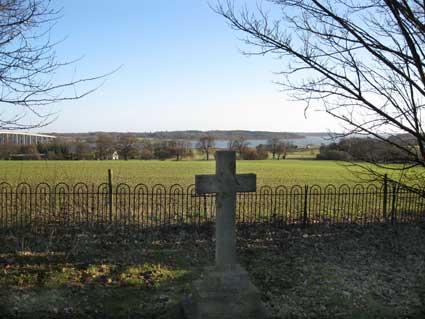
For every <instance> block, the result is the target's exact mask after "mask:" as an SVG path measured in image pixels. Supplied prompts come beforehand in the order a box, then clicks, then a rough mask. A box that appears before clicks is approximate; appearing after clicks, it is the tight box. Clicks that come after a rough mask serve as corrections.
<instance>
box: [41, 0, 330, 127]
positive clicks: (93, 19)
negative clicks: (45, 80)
mask: <svg viewBox="0 0 425 319" xmlns="http://www.w3.org/2000/svg"><path fill="white" fill-rule="evenodd" d="M56 5H59V6H62V7H63V9H62V17H61V18H60V19H59V21H58V23H57V25H56V26H55V28H54V29H53V31H52V37H53V38H54V39H58V40H59V39H63V38H65V40H64V41H63V42H62V43H61V44H60V45H59V46H58V47H57V49H56V53H57V56H58V58H59V59H60V60H70V59H75V58H79V57H83V58H82V59H81V60H80V61H78V62H77V63H76V64H74V65H73V66H72V68H66V69H63V70H62V71H61V72H60V73H58V74H57V75H56V76H57V79H58V80H65V81H66V80H67V79H75V78H78V77H90V76H94V75H99V74H103V73H107V72H109V71H111V70H114V69H115V68H117V67H119V66H121V68H120V69H119V70H118V71H117V72H116V73H114V74H113V75H111V76H109V77H108V78H107V80H106V82H105V83H104V84H103V86H102V87H100V88H99V89H98V90H97V91H96V92H94V93H93V94H91V95H90V96H88V97H86V98H84V99H81V100H77V101H70V102H62V103H59V104H58V105H55V106H52V107H50V111H54V112H56V113H57V117H58V118H57V120H56V121H55V122H54V123H52V124H51V125H49V126H47V127H45V128H43V129H38V130H36V131H43V132H87V131H124V132H129V131H139V132H140V131H142V132H145V131H157V130H186V129H199V130H209V129H247V130H274V131H326V130H329V129H330V130H336V129H338V125H337V124H336V123H335V122H333V121H332V119H331V118H330V117H329V116H327V115H326V114H323V113H319V112H314V111H310V112H308V114H307V119H305V118H304V109H303V105H299V104H296V103H294V102H291V101H289V99H288V98H286V96H285V94H284V93H282V92H280V91H279V87H278V86H277V85H275V84H273V83H272V82H273V81H278V80H279V76H277V75H276V74H274V72H276V71H279V70H280V68H281V67H282V66H283V65H284V64H283V63H280V61H278V60H275V59H273V58H271V57H267V56H266V57H246V56H244V55H242V54H241V49H243V48H244V45H243V43H242V42H241V41H240V40H239V37H241V36H242V35H241V34H238V33H236V32H235V31H234V30H232V29H231V28H230V27H229V26H228V25H227V23H226V21H225V20H224V19H223V18H222V17H220V16H218V15H217V14H215V13H214V12H213V11H212V10H211V9H210V8H209V6H208V2H207V1H204V0H180V1H175V0H174V1H172V0H157V1H147V0H138V1H136V0H126V1H111V0H103V1H100V0H90V1H87V0H85V1H83V0H73V1H62V3H61V2H58V3H56Z"/></svg>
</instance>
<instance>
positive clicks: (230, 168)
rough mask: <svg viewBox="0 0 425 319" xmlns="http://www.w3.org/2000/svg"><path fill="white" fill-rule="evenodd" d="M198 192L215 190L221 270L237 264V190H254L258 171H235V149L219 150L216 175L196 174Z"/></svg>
mask: <svg viewBox="0 0 425 319" xmlns="http://www.w3.org/2000/svg"><path fill="white" fill-rule="evenodd" d="M195 191H196V193H197V194H206V193H216V194H217V195H216V230H215V235H216V236H215V238H216V246H215V262H216V267H217V269H218V270H222V271H225V270H234V268H235V266H236V229H235V216H236V193H237V192H255V191H256V175H255V174H238V175H236V155H235V152H234V151H217V152H216V173H215V175H196V176H195Z"/></svg>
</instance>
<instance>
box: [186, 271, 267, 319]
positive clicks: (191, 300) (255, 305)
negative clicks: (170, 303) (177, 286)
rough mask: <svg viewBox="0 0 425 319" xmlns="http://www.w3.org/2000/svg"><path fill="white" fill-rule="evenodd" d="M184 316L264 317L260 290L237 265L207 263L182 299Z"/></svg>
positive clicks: (191, 318) (194, 318)
mask: <svg viewBox="0 0 425 319" xmlns="http://www.w3.org/2000/svg"><path fill="white" fill-rule="evenodd" d="M183 310H184V313H185V316H186V318H188V319H217V318H220V319H254V318H255V319H257V318H258V319H261V318H265V313H264V308H263V305H262V303H261V299H260V292H259V291H258V289H257V288H256V287H255V286H254V285H253V284H252V283H251V281H250V280H249V278H248V273H247V271H246V270H245V269H243V268H242V267H241V266H240V265H236V267H235V269H232V270H225V271H220V270H218V269H216V268H215V267H207V268H206V271H205V275H204V276H203V278H202V279H201V280H198V281H195V282H194V283H193V286H192V295H191V296H189V297H186V299H185V300H183Z"/></svg>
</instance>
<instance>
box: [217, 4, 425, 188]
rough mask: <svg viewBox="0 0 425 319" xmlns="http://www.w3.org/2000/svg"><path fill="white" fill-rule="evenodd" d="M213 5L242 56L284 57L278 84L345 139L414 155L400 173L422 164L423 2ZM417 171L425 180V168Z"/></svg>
mask: <svg viewBox="0 0 425 319" xmlns="http://www.w3.org/2000/svg"><path fill="white" fill-rule="evenodd" d="M215 10H216V11H217V12H218V13H219V14H220V15H222V16H223V17H224V18H225V19H226V20H227V21H228V22H229V23H230V25H231V26H232V27H233V28H235V29H236V30H239V31H242V32H243V33H244V34H245V35H246V38H245V43H246V44H247V45H248V47H249V49H247V50H249V51H246V52H245V53H246V54H259V55H264V54H269V55H274V56H276V57H278V58H280V59H282V61H283V62H285V66H284V67H283V68H282V70H281V73H280V74H281V76H282V81H280V85H282V87H283V89H285V90H287V91H289V92H290V93H292V96H293V97H294V98H295V99H297V100H301V101H304V102H305V103H306V107H307V108H311V107H314V108H319V109H323V110H325V111H326V112H327V113H329V114H330V115H331V116H333V117H335V118H337V119H339V120H341V123H343V125H344V135H345V136H347V135H350V134H364V135H367V136H370V137H374V138H376V139H378V140H380V141H383V142H385V143H388V144H390V145H392V146H394V147H396V148H398V149H399V150H401V151H402V152H404V153H405V154H406V157H409V158H412V160H411V161H409V162H408V163H406V164H405V165H404V166H403V167H401V169H402V170H404V173H403V174H401V175H404V176H408V175H409V173H408V172H410V171H411V170H409V169H410V168H412V167H416V166H419V167H421V168H424V167H425V134H424V130H423V108H424V97H425V19H424V17H425V2H423V1H420V0H341V1H320V0H270V1H267V2H266V4H265V6H262V7H261V6H260V7H258V9H255V10H254V11H250V10H248V9H246V8H241V9H239V8H236V7H235V6H234V4H233V3H232V2H231V1H227V2H226V3H223V2H221V3H218V5H217V7H216V8H215ZM251 50H252V51H251ZM374 164H376V165H380V164H379V163H374ZM391 168H394V166H392V167H391ZM368 170H369V171H368V174H369V176H371V177H373V178H375V179H381V178H382V177H383V175H382V173H380V171H379V169H376V166H375V168H370V166H368ZM381 172H382V171H381ZM415 174H416V175H415V176H416V181H423V180H424V173H423V170H421V171H417V170H416V172H415Z"/></svg>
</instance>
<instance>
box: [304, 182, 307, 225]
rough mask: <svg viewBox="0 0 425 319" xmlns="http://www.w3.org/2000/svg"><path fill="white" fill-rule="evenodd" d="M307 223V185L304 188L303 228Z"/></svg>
mask: <svg viewBox="0 0 425 319" xmlns="http://www.w3.org/2000/svg"><path fill="white" fill-rule="evenodd" d="M307 223H308V185H305V186H304V215H303V227H305V226H307Z"/></svg>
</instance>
